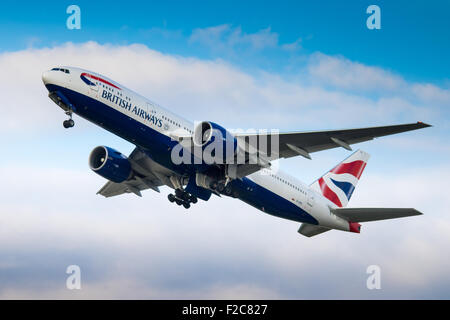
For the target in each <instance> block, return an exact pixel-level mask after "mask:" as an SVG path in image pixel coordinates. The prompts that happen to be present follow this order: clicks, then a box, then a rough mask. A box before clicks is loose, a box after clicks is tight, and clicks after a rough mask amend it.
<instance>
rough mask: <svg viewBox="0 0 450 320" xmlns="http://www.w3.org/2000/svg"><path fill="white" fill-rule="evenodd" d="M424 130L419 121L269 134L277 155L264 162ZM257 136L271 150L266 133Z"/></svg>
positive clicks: (245, 136)
mask: <svg viewBox="0 0 450 320" xmlns="http://www.w3.org/2000/svg"><path fill="white" fill-rule="evenodd" d="M426 127H430V125H429V124H426V123H423V122H417V123H409V124H401V125H393V126H382V127H368V128H358V129H345V130H328V131H312V132H291V133H275V134H273V135H278V138H279V153H278V154H275V153H272V154H270V153H268V154H267V160H269V161H270V160H276V159H279V158H290V157H294V156H298V155H301V156H303V157H305V158H308V159H311V156H310V153H312V152H317V151H322V150H326V149H332V148H338V147H343V148H345V149H347V150H351V147H350V145H351V144H355V143H359V142H364V141H368V140H372V139H374V138H378V137H383V136H387V135H391V134H396V133H401V132H405V131H411V130H417V129H421V128H426ZM252 136H253V137H254V136H255V135H254V134H253V135H252V134H235V137H236V138H238V139H241V140H243V141H251V140H252V139H251V137H252ZM257 137H258V140H261V139H264V140H263V141H267V145H268V148H267V150H271V134H270V133H268V134H265V133H264V134H257ZM275 138H276V137H275ZM244 143H247V142H244ZM250 149H251V148H250ZM256 149H257V148H256Z"/></svg>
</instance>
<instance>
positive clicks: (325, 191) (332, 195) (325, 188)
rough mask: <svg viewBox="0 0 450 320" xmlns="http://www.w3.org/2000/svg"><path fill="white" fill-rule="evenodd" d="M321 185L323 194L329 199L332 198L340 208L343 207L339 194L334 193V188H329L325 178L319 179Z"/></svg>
mask: <svg viewBox="0 0 450 320" xmlns="http://www.w3.org/2000/svg"><path fill="white" fill-rule="evenodd" d="M319 186H320V190H321V191H322V194H323V196H324V197H325V198H327V199H328V200H330V201H331V202H333V203H334V204H335V205H337V206H338V207H339V208H342V203H341V201H340V200H339V198H338V196H337V195H336V193H334V191H333V190H331V189H330V188H328V186H327V184H326V183H325V181H324V180H323V178H320V179H319Z"/></svg>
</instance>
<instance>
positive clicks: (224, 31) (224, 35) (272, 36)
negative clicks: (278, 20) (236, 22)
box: [189, 24, 278, 50]
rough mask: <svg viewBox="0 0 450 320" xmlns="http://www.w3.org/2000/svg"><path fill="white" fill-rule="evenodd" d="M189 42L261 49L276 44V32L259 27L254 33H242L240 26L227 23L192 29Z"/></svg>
mask: <svg viewBox="0 0 450 320" xmlns="http://www.w3.org/2000/svg"><path fill="white" fill-rule="evenodd" d="M189 42H190V43H200V44H203V45H206V46H209V47H211V48H215V49H216V50H217V49H224V48H229V49H231V48H233V47H235V46H241V45H243V46H248V47H249V48H251V49H255V50H261V49H264V48H273V47H276V46H277V45H278V34H277V33H276V32H272V31H271V28H270V27H268V28H266V29H261V30H259V31H257V32H255V33H243V32H242V29H241V27H235V28H233V27H232V26H231V25H229V24H223V25H219V26H213V27H208V28H197V29H194V31H193V32H192V34H191V36H190V37H189Z"/></svg>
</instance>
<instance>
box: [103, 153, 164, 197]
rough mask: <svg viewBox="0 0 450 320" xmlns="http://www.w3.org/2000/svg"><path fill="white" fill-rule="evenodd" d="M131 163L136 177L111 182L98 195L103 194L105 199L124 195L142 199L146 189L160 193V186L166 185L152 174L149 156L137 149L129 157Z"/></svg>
mask: <svg viewBox="0 0 450 320" xmlns="http://www.w3.org/2000/svg"><path fill="white" fill-rule="evenodd" d="M128 159H129V160H130V163H131V168H132V170H133V172H134V175H133V177H132V178H131V179H129V180H127V181H124V182H121V183H116V182H112V181H109V182H107V183H106V184H105V185H104V186H103V187H102V188H101V189H100V190H99V191H98V192H97V194H101V195H102V196H104V197H107V198H108V197H113V196H117V195H120V194H124V193H134V194H136V195H137V196H139V197H141V196H142V195H141V191H142V190H146V189H153V190H155V191H156V192H159V188H158V187H159V186H161V185H163V184H164V183H162V182H161V180H160V179H159V178H158V177H157V176H156V175H155V174H154V173H152V171H151V169H150V168H149V166H148V164H147V159H148V156H147V155H146V154H145V153H144V152H142V151H140V150H139V149H138V148H135V149H134V150H133V152H131V154H130V156H129V157H128Z"/></svg>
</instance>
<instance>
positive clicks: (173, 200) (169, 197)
mask: <svg viewBox="0 0 450 320" xmlns="http://www.w3.org/2000/svg"><path fill="white" fill-rule="evenodd" d="M167 199H169V201H170V202H175V196H174V195H173V194H169V195H168V196H167Z"/></svg>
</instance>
